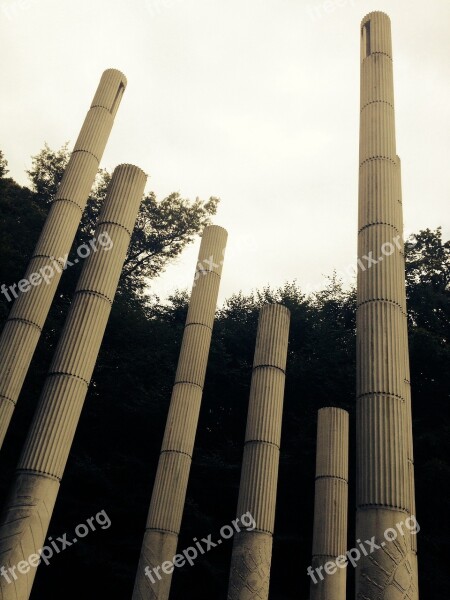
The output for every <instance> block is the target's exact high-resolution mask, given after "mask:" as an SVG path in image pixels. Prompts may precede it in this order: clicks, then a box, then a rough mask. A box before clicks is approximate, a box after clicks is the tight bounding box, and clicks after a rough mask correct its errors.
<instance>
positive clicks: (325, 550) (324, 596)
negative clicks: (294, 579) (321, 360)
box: [310, 407, 348, 600]
mask: <svg viewBox="0 0 450 600" xmlns="http://www.w3.org/2000/svg"><path fill="white" fill-rule="evenodd" d="M315 487H316V489H315V501H314V530H313V552H312V553H313V556H312V568H313V570H316V569H317V571H316V573H315V574H314V573H313V575H314V579H313V578H311V589H310V600H345V598H346V580H347V569H346V566H345V564H343V561H342V559H341V562H339V563H337V562H336V559H337V558H338V557H342V556H343V555H344V554H345V552H346V551H347V511H348V413H347V411H345V410H342V409H340V408H332V407H327V408H321V409H320V410H319V413H318V421H317V453H316V486H315ZM328 562H331V563H335V564H336V566H333V564H332V566H331V568H330V567H328V572H327V569H326V568H325V570H324V567H326V564H327V563H328Z"/></svg>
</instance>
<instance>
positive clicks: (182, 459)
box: [133, 225, 227, 600]
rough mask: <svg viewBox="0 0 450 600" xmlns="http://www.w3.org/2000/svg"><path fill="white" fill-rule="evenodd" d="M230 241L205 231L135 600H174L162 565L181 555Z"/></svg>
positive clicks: (221, 232)
mask: <svg viewBox="0 0 450 600" xmlns="http://www.w3.org/2000/svg"><path fill="white" fill-rule="evenodd" d="M226 242H227V232H226V231H225V229H223V228H222V227H218V226H217V225H210V226H209V227H206V228H205V229H204V231H203V236H202V242H201V245H200V251H199V255H198V262H197V268H196V272H195V278H194V285H193V288H192V293H191V298H190V302H189V310H188V314H187V318H186V325H185V328H184V333H183V341H182V344H181V350H180V356H179V360H178V368H177V372H176V376H175V383H174V386H173V390H172V398H171V401H170V407H169V415H168V417H167V422H166V430H165V433H164V439H163V443H162V449H161V455H160V458H159V463H158V469H157V472H156V479H155V483H154V486H153V493H152V499H151V502H150V509H149V512H148V517H147V524H146V529H145V533H144V540H143V542H142V548H141V556H140V559H139V565H138V570H137V574H136V580H135V584H134V591H133V600H144V599H145V600H147V599H148V598H152V599H153V600H156V599H157V600H167V598H168V597H169V591H170V584H171V580H172V575H171V573H170V572H169V571H170V569H168V570H167V572H164V573H163V575H162V576H161V566H162V565H163V563H165V562H171V561H172V559H173V557H174V555H175V554H176V549H177V542H178V534H179V532H180V526H181V519H182V516H183V508H184V501H185V497H186V489H187V484H188V478H189V470H190V467H191V462H192V453H193V449H194V440H195V434H196V431H197V423H198V416H199V411H200V403H201V400H202V394H203V385H204V381H205V374H206V366H207V362H208V354H209V347H210V342H211V333H212V327H213V323H214V314H215V311H216V304H217V296H218V293H219V285H220V277H221V273H222V262H223V260H222V257H223V253H224V250H225V245H226ZM155 568H156V571H157V574H156V573H155V571H153V569H155ZM172 570H173V567H172Z"/></svg>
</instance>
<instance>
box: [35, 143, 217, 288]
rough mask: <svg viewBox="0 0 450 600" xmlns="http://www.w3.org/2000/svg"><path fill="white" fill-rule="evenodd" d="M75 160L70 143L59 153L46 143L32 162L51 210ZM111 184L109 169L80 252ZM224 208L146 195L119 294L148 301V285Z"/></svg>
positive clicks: (90, 208) (102, 175) (95, 192)
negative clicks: (143, 298)
mask: <svg viewBox="0 0 450 600" xmlns="http://www.w3.org/2000/svg"><path fill="white" fill-rule="evenodd" d="M69 158H70V152H69V149H68V144H65V145H64V146H62V147H61V148H60V149H59V150H57V151H55V150H52V149H51V148H50V147H49V146H48V145H47V144H45V145H44V148H43V149H42V150H41V151H40V152H39V153H38V154H36V156H34V157H33V158H32V166H31V169H30V170H29V171H27V173H28V176H29V178H30V181H31V184H32V190H33V191H34V192H35V194H36V197H37V199H38V201H39V202H42V203H43V204H44V205H49V204H51V202H52V201H53V200H54V199H55V197H56V193H57V190H58V186H59V184H60V182H61V179H62V177H63V174H64V170H65V168H66V166H67V163H68V161H69ZM110 179H111V175H110V173H109V172H108V171H107V170H106V169H100V170H99V171H98V173H97V177H96V179H95V183H94V186H93V188H92V191H91V194H90V196H89V199H88V202H87V205H86V209H85V211H84V213H83V217H82V221H81V225H80V228H79V230H78V233H77V237H76V240H75V244H74V247H75V248H76V247H77V246H78V245H80V244H82V243H84V242H87V241H88V239H90V238H92V236H93V234H94V231H95V223H96V220H97V217H98V214H99V212H100V208H101V206H102V203H103V200H104V198H105V195H106V190H107V187H108V183H109V181H110ZM218 203H219V199H218V198H216V197H210V198H209V200H207V201H203V200H200V199H199V198H196V199H195V200H194V201H191V200H188V199H186V198H182V197H181V195H180V194H179V193H176V192H175V193H172V194H170V195H169V196H167V197H166V198H163V199H162V200H157V198H156V196H155V194H154V193H153V192H150V193H148V194H146V195H145V196H144V199H143V201H142V203H141V206H140V209H139V214H138V217H137V220H136V225H135V227H134V230H133V234H132V238H131V242H130V246H129V249H128V254H127V257H126V260H125V264H124V269H123V272H122V277H121V280H120V284H119V293H123V292H124V291H125V289H126V290H127V293H131V294H134V295H137V296H140V297H143V295H144V291H145V288H146V286H147V285H148V280H149V279H153V278H155V277H157V276H158V275H160V274H161V273H162V272H163V271H164V269H165V268H166V267H167V265H168V264H169V263H170V262H171V261H172V260H174V259H175V258H176V257H177V256H179V255H180V254H181V252H182V251H183V250H184V248H185V247H186V246H187V245H188V244H190V243H191V242H192V241H193V239H194V237H195V236H196V235H197V234H198V233H199V232H201V231H202V229H203V228H204V227H206V226H207V225H209V224H210V223H211V217H212V216H213V215H215V214H216V211H217V205H218Z"/></svg>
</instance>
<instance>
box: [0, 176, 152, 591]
mask: <svg viewBox="0 0 450 600" xmlns="http://www.w3.org/2000/svg"><path fill="white" fill-rule="evenodd" d="M146 179H147V177H146V175H145V173H144V172H143V171H141V169H139V168H138V167H135V166H133V165H120V166H119V167H117V168H116V169H115V170H114V172H113V176H112V179H111V183H110V185H109V189H108V193H107V196H106V199H105V202H104V205H103V207H102V210H101V213H100V216H99V222H98V224H97V228H96V232H95V237H96V239H103V238H105V236H107V238H108V239H110V240H111V242H112V245H111V248H110V249H109V250H108V251H106V250H98V251H97V252H96V253H94V254H91V255H90V256H89V257H88V258H87V260H86V262H85V263H84V265H83V269H82V272H81V275H80V279H79V281H78V284H77V288H76V291H75V296H74V299H73V302H72V304H71V306H70V310H69V314H68V316H67V319H66V322H65V324H64V327H63V331H62V333H61V337H60V339H59V342H58V345H57V347H56V350H55V355H54V357H53V361H52V363H51V366H50V370H49V373H48V375H47V378H46V380H45V383H44V389H43V391H42V394H41V397H40V400H39V403H38V406H37V409H36V412H35V415H34V418H33V421H32V424H31V427H30V431H29V433H28V436H27V439H26V441H25V446H24V448H23V451H22V455H21V457H20V460H19V464H18V466H17V471H16V475H15V477H14V481H13V484H12V489H11V491H10V495H9V498H8V501H7V503H6V506H5V507H4V509H3V513H2V515H1V517H0V564H1V565H3V567H4V568H6V569H7V570H9V569H14V568H15V567H17V565H18V564H20V563H23V562H25V564H26V563H28V560H29V557H30V556H33V555H34V556H36V555H39V550H40V549H41V548H42V547H43V546H44V541H45V537H46V535H47V529H48V525H49V523H50V519H51V516H52V512H53V508H54V505H55V502H56V497H57V494H58V491H59V484H60V481H61V479H62V476H63V473H64V469H65V465H66V462H67V458H68V455H69V452H70V448H71V445H72V440H73V438H74V435H75V431H76V428H77V425H78V421H79V418H80V414H81V410H82V408H83V403H84V400H85V397H86V393H87V390H88V386H89V382H90V379H91V376H92V372H93V370H94V366H95V362H96V360H97V355H98V352H99V350H100V345H101V341H102V338H103V334H104V332H105V328H106V323H107V321H108V317H109V314H110V311H111V305H112V302H113V299H114V294H115V291H116V288H117V284H118V282H119V277H120V273H121V270H122V266H123V262H124V260H125V256H126V252H127V249H128V244H129V241H130V238H131V233H132V231H133V227H134V222H135V220H136V217H137V212H138V208H139V204H140V202H141V199H142V195H143V192H144V187H145V183H146ZM102 236H103V237H102ZM35 566H36V565H35ZM9 572H10V573H11V576H12V571H9ZM35 573H36V569H35V568H30V569H29V570H28V571H27V572H26V573H25V574H21V575H20V576H19V577H18V578H17V579H16V578H14V582H13V583H12V582H10V581H8V580H7V579H6V578H0V590H1V597H2V599H3V600H25V599H27V598H29V595H30V593H31V587H32V585H33V581H34V575H35ZM11 576H10V578H11Z"/></svg>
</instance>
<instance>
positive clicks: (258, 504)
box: [228, 304, 290, 600]
mask: <svg viewBox="0 0 450 600" xmlns="http://www.w3.org/2000/svg"><path fill="white" fill-rule="evenodd" d="M289 321H290V313H289V310H288V309H287V308H286V307H285V306H282V305H281V304H267V305H265V306H263V308H262V309H261V312H260V315H259V323H258V333H257V337H256V348H255V357H254V361H253V374H252V383H251V388H250V401H249V408H248V417H247V429H246V433H245V446H244V456H243V460H242V473H241V483H240V487H239V499H238V507H237V516H238V518H240V517H241V516H242V515H244V514H246V513H247V512H249V513H250V514H251V515H252V517H253V519H254V521H255V527H254V529H252V530H251V531H248V530H246V529H242V530H241V531H240V532H238V533H236V535H235V537H234V543H233V553H232V557H231V569H230V580H229V585H228V600H265V599H267V598H268V597H269V582H270V565H271V561H272V536H273V530H274V522H275V504H276V495H277V480H278V462H279V456H280V439H281V421H282V414H283V399H284V382H285V372H286V358H287V347H288V337H289Z"/></svg>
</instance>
